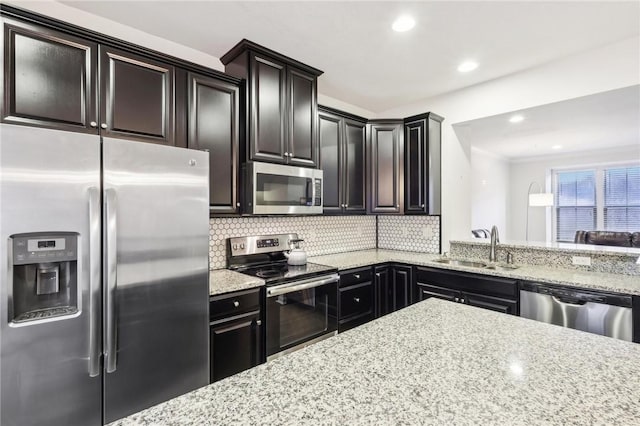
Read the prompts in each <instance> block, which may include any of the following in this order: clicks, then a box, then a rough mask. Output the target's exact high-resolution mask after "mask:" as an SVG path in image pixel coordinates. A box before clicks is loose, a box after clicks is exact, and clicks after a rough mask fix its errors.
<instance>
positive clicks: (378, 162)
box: [367, 120, 404, 214]
mask: <svg viewBox="0 0 640 426" xmlns="http://www.w3.org/2000/svg"><path fill="white" fill-rule="evenodd" d="M403 135H404V132H403V122H402V121H401V120H374V121H370V122H369V123H368V124H367V139H368V141H367V143H368V150H367V152H368V154H367V156H368V161H367V162H368V164H369V178H368V179H367V182H368V192H369V208H368V212H369V213H374V214H384V213H390V214H402V212H403V204H404V198H403V192H404V183H403V181H404V173H403V166H404V141H403V139H404V137H403Z"/></svg>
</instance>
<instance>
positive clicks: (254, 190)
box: [245, 162, 322, 214]
mask: <svg viewBox="0 0 640 426" xmlns="http://www.w3.org/2000/svg"><path fill="white" fill-rule="evenodd" d="M245 173H246V182H247V185H248V186H249V187H248V188H247V195H248V197H249V199H248V200H247V207H248V210H249V213H251V214H322V170H317V169H309V168H305V167H293V166H283V165H280V164H269V163H256V162H253V163H247V165H246V172H245Z"/></svg>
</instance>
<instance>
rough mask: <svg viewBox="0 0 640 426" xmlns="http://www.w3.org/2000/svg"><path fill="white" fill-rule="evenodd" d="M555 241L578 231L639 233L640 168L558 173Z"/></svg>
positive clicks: (569, 236) (564, 239) (567, 237)
mask: <svg viewBox="0 0 640 426" xmlns="http://www.w3.org/2000/svg"><path fill="white" fill-rule="evenodd" d="M554 179H555V180H554V182H555V185H554V186H555V191H554V195H555V209H554V213H555V229H554V231H555V240H556V241H561V242H567V241H568V242H573V240H574V238H575V234H576V231H580V230H583V231H592V230H598V229H604V230H607V231H621V232H635V231H640V166H630V167H625V166H615V167H613V166H611V167H601V168H596V169H591V170H563V171H555V173H554Z"/></svg>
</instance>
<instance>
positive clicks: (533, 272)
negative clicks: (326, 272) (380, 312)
mask: <svg viewBox="0 0 640 426" xmlns="http://www.w3.org/2000/svg"><path fill="white" fill-rule="evenodd" d="M438 258H440V255H439V254H432V253H417V252H409V251H399V250H382V249H371V250H360V251H353V252H346V253H336V254H329V255H324V256H314V257H310V258H309V262H315V263H322V264H325V265H329V266H334V267H336V268H338V270H346V269H351V268H357V267H361V266H369V265H375V264H376V263H384V262H400V263H407V264H411V265H419V266H430V267H434V268H440V269H450V270H455V271H464V272H473V273H477V274H486V275H493V276H497V277H506V278H513V279H518V280H529V281H535V282H539V283H547V284H559V285H565V286H570V287H580V288H587V289H594V290H603V291H613V292H618V293H626V294H634V295H640V276H632V275H622V274H609V273H604V272H589V271H579V270H575V269H566V268H552V267H544V266H529V265H521V266H520V267H519V268H518V269H513V270H495V269H483V268H473V267H467V266H458V265H448V264H443V263H438V262H436V259H438ZM487 263H488V262H487Z"/></svg>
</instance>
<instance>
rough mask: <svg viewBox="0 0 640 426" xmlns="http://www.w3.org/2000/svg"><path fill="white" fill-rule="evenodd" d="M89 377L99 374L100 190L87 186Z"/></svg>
mask: <svg viewBox="0 0 640 426" xmlns="http://www.w3.org/2000/svg"><path fill="white" fill-rule="evenodd" d="M88 195H89V377H97V376H99V375H100V329H99V327H100V317H99V315H100V266H101V262H100V190H99V189H98V188H97V187H95V186H93V187H91V188H89V194H88Z"/></svg>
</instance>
